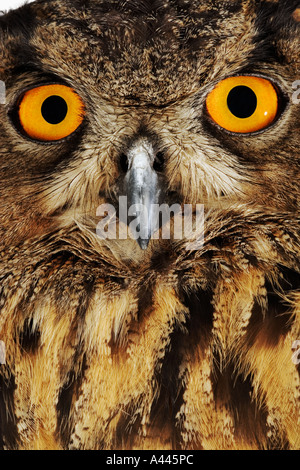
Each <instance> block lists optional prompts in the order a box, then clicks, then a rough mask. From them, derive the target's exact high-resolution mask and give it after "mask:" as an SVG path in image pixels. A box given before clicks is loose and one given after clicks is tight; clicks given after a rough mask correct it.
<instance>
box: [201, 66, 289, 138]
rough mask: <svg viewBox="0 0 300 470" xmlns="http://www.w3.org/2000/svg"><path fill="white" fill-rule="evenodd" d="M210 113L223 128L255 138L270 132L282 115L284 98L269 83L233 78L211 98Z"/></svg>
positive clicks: (207, 100)
mask: <svg viewBox="0 0 300 470" xmlns="http://www.w3.org/2000/svg"><path fill="white" fill-rule="evenodd" d="M206 111H207V113H208V116H209V117H210V118H211V120H212V121H213V122H214V123H215V124H217V125H218V126H219V127H220V128H222V129H224V130H225V131H228V132H230V133H235V134H241V135H245V134H253V133H257V132H259V131H263V130H266V129H267V128H269V127H270V126H271V125H272V124H273V123H274V122H275V121H276V118H277V117H278V115H279V111H280V95H279V92H278V90H277V87H276V86H275V85H274V84H273V83H272V82H271V81H270V80H268V79H266V78H262V77H258V76H252V75H249V76H248V75H241V76H234V77H229V78H226V79H224V80H222V81H221V82H219V83H218V84H217V86H216V87H215V88H214V89H213V90H212V91H211V92H210V93H209V94H208V96H207V99H206Z"/></svg>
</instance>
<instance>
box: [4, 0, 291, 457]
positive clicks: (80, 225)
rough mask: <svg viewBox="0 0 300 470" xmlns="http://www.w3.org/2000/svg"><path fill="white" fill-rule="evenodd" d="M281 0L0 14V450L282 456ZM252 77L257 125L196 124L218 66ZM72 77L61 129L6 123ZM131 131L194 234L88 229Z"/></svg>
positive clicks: (61, 4) (286, 59)
mask: <svg viewBox="0 0 300 470" xmlns="http://www.w3.org/2000/svg"><path fill="white" fill-rule="evenodd" d="M299 7H300V5H299V2H298V1H294V0H288V1H285V0H279V1H274V2H273V1H260V2H257V1H254V0H243V1H234V0H228V1H218V0H206V1H186V0H165V1H163V0H155V1H153V2H150V1H146V0H139V1H138V0H128V1H121V0H119V1H117V0H115V1H113V0H112V1H108V2H106V1H104V0H103V1H102V0H80V1H77V0H76V1H74V0H72V1H71V0H66V1H60V0H53V1H50V0H49V1H46V0H40V1H37V2H34V3H32V4H29V5H26V6H24V7H22V8H21V9H19V10H17V11H15V12H9V13H7V14H5V15H4V16H2V17H0V80H2V81H4V82H5V84H6V89H7V102H6V105H0V143H1V145H0V194H1V204H0V220H1V222H0V252H1V259H0V280H1V284H0V312H1V313H0V340H2V341H4V342H5V345H6V365H2V366H0V367H1V369H0V374H1V375H0V446H2V447H3V448H5V449H16V448H17V449H298V448H300V440H299V424H300V423H299V421H300V414H299V403H300V402H299V400H300V378H299V366H297V365H296V364H294V362H293V361H292V354H293V351H292V344H293V342H294V341H295V340H300V291H299V274H300V262H299V256H300V242H299V226H300V224H299V202H300V201H299V195H300V183H299V181H300V166H299V145H300V137H299V135H300V133H299V116H300V105H299V104H297V103H296V102H294V101H293V100H292V93H293V92H294V90H293V88H292V85H293V83H294V82H295V81H296V80H297V79H299V78H300V59H299V49H300V35H299V15H298V13H299V10H297V11H298V13H297V11H296V9H297V8H299ZM238 74H250V75H258V76H263V77H266V78H268V79H270V80H272V81H273V82H275V83H276V84H277V87H278V89H280V91H281V96H282V103H281V104H282V109H281V115H280V118H279V119H278V120H276V122H275V123H274V124H273V125H272V126H270V127H269V128H267V129H265V130H263V131H261V132H258V133H255V134H245V135H242V136H241V135H237V134H232V133H228V132H226V131H224V130H222V129H220V128H219V127H218V126H216V125H215V124H214V123H212V121H211V120H210V118H209V117H208V116H207V113H206V110H205V100H206V96H207V94H208V93H209V92H210V91H211V90H212V89H213V88H214V87H215V86H216V85H217V84H218V83H219V82H220V81H221V80H222V79H224V78H226V77H228V76H232V75H238ZM52 82H59V83H64V84H67V85H69V86H72V87H73V88H74V89H75V90H76V91H77V93H78V94H79V95H80V96H81V97H82V99H83V101H84V102H85V105H86V117H85V121H84V124H83V126H81V127H80V129H79V130H78V131H77V132H76V133H75V134H74V135H72V136H71V137H70V138H67V139H65V140H63V141H59V142H56V143H51V144H45V143H41V142H36V141H33V140H30V139H29V138H27V137H25V136H24V135H23V134H22V133H20V132H19V130H18V127H16V125H15V123H14V107H15V106H16V102H17V100H18V97H19V96H20V95H21V94H22V93H23V92H24V90H27V89H30V88H33V87H34V86H37V85H40V84H43V83H52ZM139 136H143V137H145V138H147V139H148V141H151V142H152V144H153V146H154V148H155V150H156V152H157V154H160V155H163V167H160V169H159V173H160V178H162V179H163V182H164V187H165V189H166V194H165V202H168V203H171V202H178V203H180V204H183V203H189V204H196V203H203V204H204V206H205V243H204V246H203V248H201V249H199V250H196V251H190V250H186V246H187V244H188V240H181V241H180V240H151V241H150V244H149V246H148V248H147V249H146V250H141V249H140V247H139V246H138V244H137V243H136V241H134V240H106V241H103V240H100V239H99V238H98V237H97V235H96V233H95V229H96V224H97V221H98V219H97V217H96V210H97V207H98V206H99V205H100V204H101V203H104V202H110V203H113V204H115V203H116V201H117V199H118V196H119V195H120V194H121V192H122V181H123V178H124V175H123V173H124V171H123V170H122V165H120V159H121V156H122V155H124V154H125V155H126V152H127V149H128V148H129V147H130V145H131V143H132V142H133V141H134V140H135V139H137V138H138V137H139Z"/></svg>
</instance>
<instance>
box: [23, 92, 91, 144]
mask: <svg viewBox="0 0 300 470" xmlns="http://www.w3.org/2000/svg"><path fill="white" fill-rule="evenodd" d="M83 119H84V104H83V101H82V100H81V98H80V97H79V96H78V95H77V93H75V91H74V90H73V89H72V88H69V87H67V86H65V85H44V86H40V87H37V88H33V89H32V90H29V91H27V92H26V93H25V95H24V96H23V98H22V100H21V102H20V105H19V121H20V124H21V126H22V128H23V130H24V131H25V132H26V134H27V135H28V136H29V137H31V138H32V139H36V140H41V141H46V142H47V141H56V140H61V139H63V138H65V137H67V136H69V135H70V134H72V133H73V132H74V131H76V129H77V128H78V127H79V126H80V124H82V122H83Z"/></svg>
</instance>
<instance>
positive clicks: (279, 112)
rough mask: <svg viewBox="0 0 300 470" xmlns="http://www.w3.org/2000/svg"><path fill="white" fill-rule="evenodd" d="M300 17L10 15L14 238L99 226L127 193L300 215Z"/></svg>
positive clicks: (39, 6) (6, 54)
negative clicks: (104, 212)
mask: <svg viewBox="0 0 300 470" xmlns="http://www.w3.org/2000/svg"><path fill="white" fill-rule="evenodd" d="M299 12H300V4H299V1H298V0H297V1H294V0H288V1H287V0H278V1H261V2H256V1H254V0H243V1H234V0H228V1H225V2H224V1H215V0H214V1H212V0H205V1H183V0H176V1H173V0H172V1H171V0H168V1H162V0H155V1H153V2H150V1H146V0H142V1H141V0H139V1H137V0H128V1H126V2H123V1H118V0H112V1H109V2H107V1H102V0H91V1H88V2H87V1H82V0H81V1H77V0H76V1H74V0H72V1H71V0H66V1H61V0H52V1H46V0H39V1H36V2H34V3H32V4H29V5H25V6H23V7H22V8H20V9H19V10H16V11H12V12H9V13H7V14H6V15H4V16H2V17H1V18H0V44H1V48H0V80H1V81H2V82H3V84H5V87H6V102H5V104H3V105H0V140H1V148H0V174H1V178H0V191H1V207H0V215H1V226H2V228H1V230H2V238H3V239H4V240H7V243H12V240H14V241H15V243H20V242H21V241H24V240H26V239H28V238H30V237H34V236H37V235H38V236H42V235H43V234H47V233H53V232H55V231H58V230H60V231H62V230H65V231H66V233H67V231H68V230H70V229H71V227H73V226H74V225H77V226H79V227H83V226H85V227H86V226H87V225H88V224H90V226H92V225H93V223H92V222H91V221H95V223H96V220H97V217H96V214H97V208H98V207H99V206H100V205H102V204H111V205H113V206H116V207H117V205H118V201H119V198H120V196H123V197H125V196H126V197H127V198H128V201H129V203H132V204H138V203H144V204H146V206H147V207H150V206H151V205H152V204H162V203H166V204H169V205H170V204H174V203H177V204H197V203H199V204H204V205H205V207H206V208H207V209H210V208H213V207H218V208H219V210H220V208H222V207H223V208H224V211H226V210H227V211H228V209H229V208H230V207H231V206H235V207H238V206H243V207H245V205H246V206H247V207H249V208H250V207H254V208H256V209H259V208H264V210H271V211H272V210H273V211H274V210H284V211H286V210H289V211H297V209H298V203H299V201H298V194H299V181H300V178H299V176H300V175H299V159H298V157H299V145H300V136H299V135H300V134H299V116H300V103H299V101H300V93H299V92H298V89H299V88H300V82H299V80H300V58H299V50H300V34H299V32H300V23H299V18H300V14H299ZM2 86H3V85H2ZM87 220H89V222H87ZM95 227H96V225H95V226H94V228H95ZM150 235H151V234H149V236H150ZM115 243H118V242H117V241H116V242H115ZM120 243H121V241H120ZM128 243H129V241H128ZM130 243H131V242H130ZM157 243H159V242H157ZM122 246H124V241H123V245H122ZM145 246H147V244H146V245H144V246H143V247H144V248H145Z"/></svg>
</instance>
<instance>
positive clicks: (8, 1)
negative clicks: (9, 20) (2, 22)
mask: <svg viewBox="0 0 300 470" xmlns="http://www.w3.org/2000/svg"><path fill="white" fill-rule="evenodd" d="M32 1H33V0H0V10H11V9H12V8H18V7H20V6H21V5H24V3H31V2H32Z"/></svg>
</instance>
